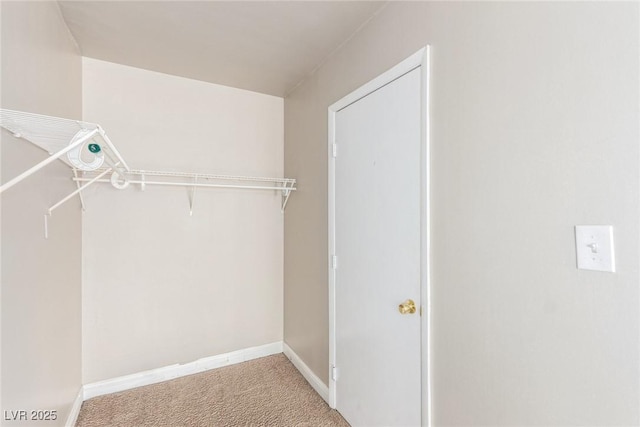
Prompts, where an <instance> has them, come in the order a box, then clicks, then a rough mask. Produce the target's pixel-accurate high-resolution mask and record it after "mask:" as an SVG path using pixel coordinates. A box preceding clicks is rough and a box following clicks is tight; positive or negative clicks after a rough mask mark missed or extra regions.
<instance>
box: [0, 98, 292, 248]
mask: <svg viewBox="0 0 640 427" xmlns="http://www.w3.org/2000/svg"><path fill="white" fill-rule="evenodd" d="M0 127H2V128H5V129H7V130H8V131H10V132H11V133H12V134H13V135H14V136H15V137H17V138H22V139H24V140H27V141H29V142H31V143H33V144H35V145H37V146H38V147H40V148H42V149H43V150H46V151H47V152H48V153H49V157H47V158H46V159H44V160H42V161H41V162H40V163H38V164H36V165H34V166H33V167H31V168H29V169H28V170H26V171H25V172H23V173H21V174H20V175H18V176H16V177H14V178H12V179H10V180H9V181H7V182H6V183H4V184H2V185H0V193H2V192H4V191H6V190H8V189H9V188H11V187H13V186H14V185H16V184H18V183H19V182H20V181H22V180H24V179H26V178H27V177H29V176H31V175H32V174H34V173H36V172H37V171H39V170H40V169H42V168H44V167H45V166H47V165H49V164H50V163H52V162H54V161H55V160H61V161H63V162H65V163H66V164H67V165H69V166H70V168H71V170H72V172H73V178H72V179H73V180H74V181H75V182H76V187H77V188H76V190H75V191H73V192H72V193H71V194H69V195H67V196H66V197H64V198H63V199H62V200H60V201H59V202H57V203H55V204H53V205H52V206H51V207H50V208H49V209H48V210H47V214H46V215H45V237H46V236H47V235H48V216H51V214H52V212H53V211H54V210H55V209H57V208H58V207H59V206H61V205H62V204H63V203H65V202H67V201H68V200H69V199H71V198H72V197H74V196H76V195H78V196H79V197H80V203H81V204H82V209H83V210H84V209H85V203H84V200H83V198H82V191H83V190H85V189H86V188H87V187H89V186H91V185H93V184H95V183H111V185H112V186H113V187H115V188H117V189H125V188H126V187H128V186H129V185H130V184H136V185H140V188H141V189H142V190H144V188H145V186H147V185H162V186H181V187H187V188H189V189H190V191H191V192H190V197H189V212H190V214H193V202H194V199H195V193H196V189H197V188H237V189H250V190H275V191H280V192H281V194H282V203H281V211H282V213H284V209H285V207H286V206H287V202H288V201H289V196H290V195H291V192H292V191H295V190H296V180H295V179H289V178H265V177H251V176H231V175H213V174H202V173H188V172H166V171H144V170H132V169H130V168H129V166H128V165H127V163H126V162H125V161H124V159H123V158H122V156H121V155H120V153H119V152H118V150H117V149H116V147H115V146H114V145H113V143H112V142H111V140H109V138H108V137H107V134H106V133H105V131H104V130H103V129H102V128H101V127H100V125H98V124H95V123H89V122H83V121H78V120H70V119H64V118H59V117H51V116H44V115H40V114H33V113H27V112H23V111H15V110H7V109H0ZM104 165H106V166H107V167H104ZM79 172H80V173H79ZM109 174H111V176H110V177H109V178H107V175H109ZM147 178H152V179H147Z"/></svg>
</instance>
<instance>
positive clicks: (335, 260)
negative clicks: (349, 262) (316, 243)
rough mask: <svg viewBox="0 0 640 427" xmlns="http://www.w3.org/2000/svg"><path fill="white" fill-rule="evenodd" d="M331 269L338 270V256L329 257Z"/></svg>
mask: <svg viewBox="0 0 640 427" xmlns="http://www.w3.org/2000/svg"><path fill="white" fill-rule="evenodd" d="M331 268H332V269H334V270H337V269H338V256H337V255H333V256H332V257H331Z"/></svg>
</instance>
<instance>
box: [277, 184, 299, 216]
mask: <svg viewBox="0 0 640 427" xmlns="http://www.w3.org/2000/svg"><path fill="white" fill-rule="evenodd" d="M294 185H295V181H294V182H292V183H291V187H289V184H288V183H286V182H285V184H284V186H285V187H286V188H285V189H284V190H282V197H283V199H282V207H281V208H280V212H282V213H284V208H286V207H287V202H288V201H289V196H290V195H291V188H292V187H293V186H294Z"/></svg>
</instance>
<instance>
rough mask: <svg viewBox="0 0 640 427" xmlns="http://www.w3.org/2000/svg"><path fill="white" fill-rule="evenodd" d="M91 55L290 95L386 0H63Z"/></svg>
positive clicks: (69, 20)
mask: <svg viewBox="0 0 640 427" xmlns="http://www.w3.org/2000/svg"><path fill="white" fill-rule="evenodd" d="M59 3H60V7H61V10H62V13H63V16H64V19H65V20H66V22H67V24H68V26H69V29H70V30H71V32H72V34H73V36H74V37H75V39H76V40H77V42H78V44H79V46H80V49H81V51H82V54H83V55H84V56H88V57H91V58H97V59H102V60H105V61H110V62H116V63H119V64H125V65H130V66H133V67H138V68H144V69H148V70H154V71H159V72H162V73H167V74H174V75H177V76H183V77H188V78H192V79H197V80H203V81H207V82H211V83H217V84H221V85H226V86H231V87H237V88H241V89H247V90H252V91H256V92H262V93H267V94H271V95H276V96H285V95H286V94H287V93H288V92H290V91H291V90H292V89H293V88H295V87H296V85H297V84H298V83H300V81H302V80H303V79H304V78H305V77H306V76H308V75H309V74H310V73H312V72H313V71H314V70H315V69H316V67H318V66H319V65H320V64H321V63H322V62H323V60H325V59H326V58H327V57H328V56H329V55H330V54H331V53H332V52H333V51H334V50H335V49H337V48H338V47H339V46H340V45H341V44H342V43H343V42H344V41H345V40H347V39H348V38H349V37H350V36H351V35H352V34H353V33H355V32H356V31H357V30H358V29H359V28H360V27H361V26H362V25H363V24H364V23H365V22H367V21H368V20H369V19H370V18H371V17H372V16H373V15H375V13H376V12H377V11H379V10H380V8H382V7H383V6H384V4H385V2H369V1H355V2H351V1H335V2H332V1H311V2H305V1H300V2H297V1H262V2H244V1H233V2H226V1H195V2H194V1H60V2H59Z"/></svg>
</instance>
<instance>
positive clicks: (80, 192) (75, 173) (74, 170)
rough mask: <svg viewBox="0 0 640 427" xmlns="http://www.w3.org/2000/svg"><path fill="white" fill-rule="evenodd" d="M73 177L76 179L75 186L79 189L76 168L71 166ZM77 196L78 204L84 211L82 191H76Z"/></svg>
mask: <svg viewBox="0 0 640 427" xmlns="http://www.w3.org/2000/svg"><path fill="white" fill-rule="evenodd" d="M73 177H74V178H75V181H76V187H77V188H78V190H80V181H78V170H77V169H76V168H73ZM78 197H79V198H80V206H82V212H84V211H86V210H87V209H86V207H85V205H84V198H83V197H82V191H78Z"/></svg>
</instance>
